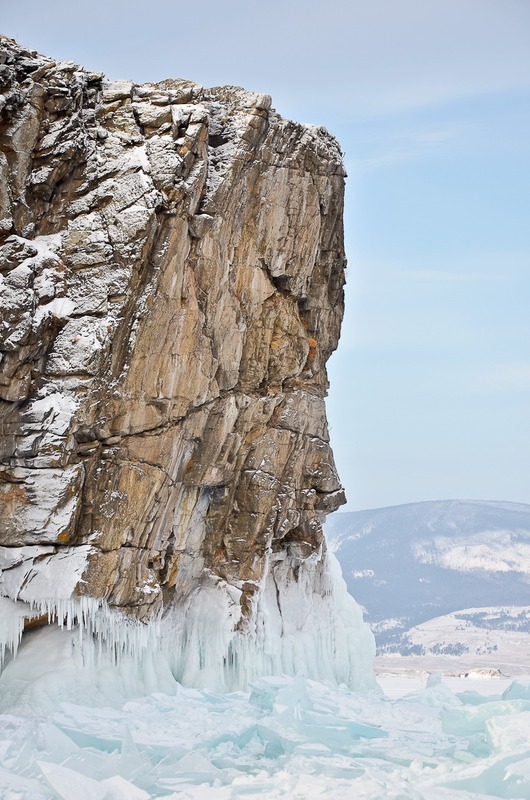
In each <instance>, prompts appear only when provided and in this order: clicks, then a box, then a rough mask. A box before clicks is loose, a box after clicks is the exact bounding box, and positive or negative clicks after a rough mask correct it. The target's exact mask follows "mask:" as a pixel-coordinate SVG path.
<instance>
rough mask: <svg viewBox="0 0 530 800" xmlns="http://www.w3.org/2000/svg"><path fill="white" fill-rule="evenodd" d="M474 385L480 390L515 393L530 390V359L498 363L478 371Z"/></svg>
mask: <svg viewBox="0 0 530 800" xmlns="http://www.w3.org/2000/svg"><path fill="white" fill-rule="evenodd" d="M473 387H474V389H475V390H476V391H478V392H487V393H496V394H497V393H503V394H513V393H515V392H524V393H527V392H530V361H529V362H520V363H512V364H497V365H495V366H493V367H490V368H488V369H486V370H483V371H481V372H479V373H477V374H476V375H475V377H474V379H473Z"/></svg>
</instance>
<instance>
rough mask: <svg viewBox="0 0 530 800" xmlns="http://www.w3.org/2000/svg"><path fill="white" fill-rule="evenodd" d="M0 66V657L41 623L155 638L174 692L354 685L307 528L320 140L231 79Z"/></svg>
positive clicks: (336, 167)
mask: <svg viewBox="0 0 530 800" xmlns="http://www.w3.org/2000/svg"><path fill="white" fill-rule="evenodd" d="M0 51H1V63H2V71H1V76H0V79H1V82H2V86H1V87H0V92H1V102H0V126H1V130H0V136H1V141H2V152H1V154H0V176H1V180H0V236H1V239H0V316H1V320H2V323H1V326H0V355H1V363H2V372H1V375H0V424H1V433H2V436H1V450H0V460H1V467H0V476H1V484H0V559H1V570H2V572H1V579H0V594H1V595H2V596H3V598H4V600H3V601H2V605H3V611H4V615H3V622H2V624H1V625H0V631H1V638H2V643H3V644H2V647H3V648H7V649H8V650H10V651H14V649H15V648H16V646H17V643H18V641H19V638H20V635H21V631H22V628H23V626H24V625H26V627H30V626H31V625H36V624H37V623H39V622H40V623H43V624H45V625H46V624H47V623H48V621H49V622H50V623H52V624H54V625H55V624H56V623H57V624H58V625H59V626H63V627H64V626H66V628H68V627H71V626H75V625H76V624H79V625H80V627H81V628H82V629H83V630H84V631H85V634H86V635H85V642H87V641H89V640H91V638H92V636H96V638H99V639H100V641H103V642H104V641H107V642H110V647H109V652H113V651H116V650H120V648H121V649H122V650H124V652H127V653H129V654H130V652H131V651H130V648H129V645H128V644H127V645H126V646H125V645H124V646H123V647H121V645H119V643H120V642H122V643H123V641H122V640H124V641H125V642H126V643H127V642H129V640H130V641H134V642H136V643H137V639H138V641H140V642H142V641H144V639H145V640H146V641H148V642H152V641H154V640H156V642H157V643H160V642H162V643H169V644H167V647H166V644H164V648H166V650H167V652H168V659H169V662H170V665H171V669H172V671H173V674H174V675H175V676H177V677H178V678H179V679H180V680H184V681H186V682H188V683H197V684H199V685H205V684H207V683H208V682H210V681H214V678H215V680H216V681H217V683H218V684H220V685H224V686H236V685H238V683H242V682H245V681H246V680H247V679H249V678H250V677H252V676H254V675H256V674H257V673H260V672H264V671H265V672H270V671H278V670H279V671H285V672H297V671H302V672H304V673H305V674H308V675H312V676H314V677H326V678H331V679H333V680H335V681H345V682H347V683H350V684H351V685H355V686H360V685H364V684H365V683H366V682H370V680H371V677H370V676H371V668H370V667H369V666H368V665H369V662H370V660H371V657H372V654H373V647H372V641H371V637H370V634H369V633H368V632H367V631H366V629H365V628H364V627H363V626H362V624H361V621H360V615H359V611H358V609H357V608H356V607H355V606H354V605H353V604H352V601H351V600H348V599H347V598H346V595H345V593H344V588H343V586H342V583H341V581H340V577H339V576H338V574H337V572H336V568H335V566H334V564H333V563H332V562H331V561H330V560H329V556H328V554H327V552H326V545H325V541H324V538H323V534H322V522H323V519H324V517H325V515H326V514H327V513H328V512H329V511H332V510H334V509H336V508H337V507H338V506H339V505H340V504H341V503H342V502H343V492H342V488H341V486H340V482H339V479H338V477H337V474H336V470H335V465H334V462H333V456H332V453H331V450H330V446H329V436H328V429H327V423H326V415H325V405H324V398H325V395H326V391H327V385H328V384H327V375H326V368H325V364H326V361H327V359H328V357H329V355H330V354H331V352H332V351H333V350H334V348H335V347H336V345H337V341H338V336H339V330H340V323H341V319H342V313H343V283H344V265H345V259H344V250H343V231H342V209H343V189H344V169H343V166H342V160H341V153H340V149H339V147H338V145H337V143H336V141H335V140H334V139H333V138H332V137H331V136H330V135H329V134H328V133H327V132H326V131H325V130H324V129H323V128H317V127H314V126H307V125H298V124H295V123H293V122H289V121H286V120H284V119H282V118H281V117H280V116H279V115H278V114H276V112H275V111H274V110H272V109H271V101H270V98H269V97H267V96H265V95H260V94H253V93H251V92H246V91H244V90H243V89H239V88H236V87H220V88H219V87H218V88H214V89H205V88H203V87H201V86H198V85H197V84H194V83H192V82H191V81H188V80H167V81H162V82H161V83H158V84H147V85H143V86H139V85H136V84H134V83H132V82H131V81H126V80H125V81H108V80H106V79H105V78H104V76H102V75H100V74H95V73H91V72H87V71H86V70H84V69H82V68H81V67H79V66H78V65H76V64H73V63H70V62H68V63H66V62H56V61H53V60H52V59H50V58H46V57H44V56H40V55H38V54H36V53H34V52H29V51H27V50H24V49H23V48H21V47H19V46H18V45H17V44H16V43H15V42H13V41H12V40H9V39H6V38H0ZM8 601H9V602H8ZM21 603H24V604H26V605H23V606H21V605H20V604H21ZM8 609H10V610H8ZM142 626H144V632H143V633H141V634H138V636H137V633H135V631H137V630H138V631H142ZM116 630H123V631H124V632H125V633H124V634H123V636H122V638H120V636H121V634H116V633H115V631H116ZM145 630H149V631H153V630H154V631H155V632H156V635H154V636H153V635H151V634H149V635H147V634H145ZM111 631H112V633H111ZM50 635H51V634H50ZM53 636H56V637H57V636H58V637H61V636H63V637H66V638H65V639H64V641H66V640H68V641H74V639H71V637H70V634H69V633H68V631H64V632H63V633H54V634H53ZM116 636H117V637H118V638H117V639H116ZM37 639H38V641H39V642H40V643H41V644H39V645H38V646H39V647H43V646H44V645H43V644H42V642H43V641H44V634H38V635H37V634H36V633H28V640H27V643H26V644H25V645H24V647H25V648H26V649H27V648H29V647H30V646H35V647H37V645H32V644H31V642H34V641H37ZM118 645H119V646H118ZM84 646H85V647H86V648H89V645H88V644H85V645H84ZM136 646H137V645H136V644H135V645H134V647H133V648H132V650H133V651H135V648H136ZM157 646H158V644H157ZM149 647H151V644H150V645H149ZM87 652H88V651H87ZM135 652H136V651H135ZM124 657H125V656H124ZM87 658H88V656H87ZM7 670H9V671H13V670H14V666H13V662H11V663H10V664H8V666H7V667H6V675H5V676H4V678H2V680H7Z"/></svg>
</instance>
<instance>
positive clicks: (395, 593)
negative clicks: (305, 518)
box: [326, 500, 530, 653]
mask: <svg viewBox="0 0 530 800" xmlns="http://www.w3.org/2000/svg"><path fill="white" fill-rule="evenodd" d="M326 532H327V536H328V538H329V540H330V543H331V547H332V549H333V550H334V551H335V554H336V556H337V557H338V559H339V562H340V563H341V566H342V569H343V573H344V577H345V579H346V582H347V584H348V588H349V591H350V592H351V594H353V596H354V597H355V598H356V599H357V601H358V602H359V603H360V604H361V605H362V606H363V608H364V610H365V618H366V619H367V620H368V621H369V622H370V624H371V626H372V628H373V630H374V631H375V633H376V638H377V639H378V644H379V648H380V651H381V650H389V649H390V650H392V649H394V650H398V651H401V652H404V653H405V652H410V647H411V646H414V645H415V644H417V642H415V640H414V641H409V640H408V639H407V638H406V637H404V636H403V634H404V632H405V631H407V630H408V629H410V628H412V627H414V626H418V625H421V624H422V623H425V622H427V621H428V620H431V619H433V618H434V617H441V616H443V615H446V614H451V613H452V612H456V611H459V610H461V609H469V608H481V607H501V606H526V605H528V603H529V601H530V505H525V504H521V503H504V502H483V501H468V500H447V501H438V502H425V503H412V504H408V505H403V506H393V507H390V508H382V509H375V510H369V511H358V512H353V513H343V514H335V515H333V516H332V517H330V519H329V521H328V524H327V531H326ZM505 623H507V620H506V619H505V618H503V617H502V616H500V615H497V622H496V625H497V627H498V628H500V629H502V628H503V626H504V625H505ZM526 630H530V628H526Z"/></svg>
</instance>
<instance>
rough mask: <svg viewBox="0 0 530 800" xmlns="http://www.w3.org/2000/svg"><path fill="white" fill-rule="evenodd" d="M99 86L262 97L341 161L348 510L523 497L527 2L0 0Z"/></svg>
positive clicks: (334, 413) (341, 425)
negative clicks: (139, 85)
mask: <svg viewBox="0 0 530 800" xmlns="http://www.w3.org/2000/svg"><path fill="white" fill-rule="evenodd" d="M0 19H1V30H2V32H3V33H5V34H7V35H9V36H13V37H15V38H17V39H18V40H19V41H20V42H22V43H24V44H26V45H28V46H30V47H32V48H34V49H37V50H40V51H41V52H44V53H47V54H48V55H51V56H54V57H56V58H64V59H72V60H75V61H78V62H80V63H83V64H84V65H85V66H87V67H89V68H92V69H96V70H102V71H104V72H106V73H107V74H108V75H109V76H110V77H115V78H122V77H124V78H126V77H132V78H134V79H135V80H138V81H146V80H159V79H162V78H164V77H168V76H179V77H188V78H192V79H194V80H196V81H198V82H200V83H203V84H205V85H216V84H222V83H232V84H237V85H243V86H245V87H246V88H248V89H253V90H257V91H266V92H268V93H270V94H272V96H273V102H274V105H275V107H276V108H277V109H278V111H280V113H282V114H284V115H285V116H288V117H292V118H294V119H298V120H301V121H307V122H315V123H318V124H324V125H326V126H327V127H328V128H329V130H330V131H332V132H333V133H334V134H335V135H336V136H337V137H338V138H339V140H340V142H341V145H342V148H343V150H344V151H345V152H346V163H347V168H348V172H349V179H348V187H347V207H346V216H345V224H346V244H347V250H348V258H349V263H350V266H349V269H348V287H347V315H346V319H345V323H344V328H343V338H342V341H341V345H340V347H339V351H338V352H337V353H336V354H335V355H334V356H333V358H332V362H331V365H330V377H331V382H332V388H331V393H330V399H329V404H328V408H329V417H330V422H331V426H332V441H333V445H334V450H335V453H336V458H337V463H338V466H339V471H340V474H341V477H342V480H343V482H344V484H345V487H346V491H347V495H348V498H349V505H348V509H351V510H354V509H360V508H368V507H376V506H383V505H390V504H394V503H405V502H412V501H418V500H434V499H444V498H449V497H451V498H474V499H485V500H514V501H520V502H530V424H529V422H528V415H529V409H530V344H529V343H530V335H529V334H530V322H529V319H530V315H529V313H528V306H529V297H530V225H529V213H530V186H529V175H530V103H529V101H530V2H529V0H362V1H361V0H326V2H317V1H316V0H292V1H290V0H283V2H279V0H271V1H270V2H268V3H267V4H265V3H264V4H257V3H252V2H248V0H246V2H244V1H243V0H225V2H223V3H220V2H218V0H217V2H212V0H203V1H202V2H201V3H200V4H197V5H193V6H192V5H191V4H184V3H179V2H175V1H174V0H173V2H170V0H157V2H151V3H147V2H140V0H129V1H128V2H126V1H125V0H106V1H105V2H104V1H103V0H92V2H90V3H80V2H75V0H47V2H46V3H44V2H42V0H24V2H21V1H20V0H2V2H1V17H0Z"/></svg>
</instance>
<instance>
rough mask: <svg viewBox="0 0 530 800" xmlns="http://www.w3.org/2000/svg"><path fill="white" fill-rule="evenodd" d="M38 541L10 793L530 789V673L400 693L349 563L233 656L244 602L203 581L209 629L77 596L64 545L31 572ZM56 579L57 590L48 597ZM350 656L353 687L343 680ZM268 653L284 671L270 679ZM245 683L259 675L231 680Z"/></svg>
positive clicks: (18, 622)
mask: <svg viewBox="0 0 530 800" xmlns="http://www.w3.org/2000/svg"><path fill="white" fill-rule="evenodd" d="M24 555H25V554H24V552H23V549H22V548H19V550H18V551H17V552H15V549H13V552H12V553H11V557H12V558H15V559H16V563H17V564H18V563H20V564H21V569H20V576H19V577H20V578H21V583H20V586H19V585H18V583H17V582H16V581H15V583H16V586H15V585H13V586H11V587H10V589H11V590H12V591H13V593H14V595H13V596H15V597H16V596H18V597H19V598H20V599H19V600H18V601H15V600H14V599H8V598H7V597H2V598H0V602H1V606H0V615H1V616H0V619H1V622H0V638H1V639H2V641H3V642H4V643H5V645H6V649H7V653H6V656H5V662H4V668H3V670H2V674H1V676H0V709H1V710H2V713H1V714H0V798H2V800H153V799H154V798H168V800H203V799H204V800H210V799H211V800H230V799H231V798H234V799H235V798H253V797H263V798H269V800H273V798H274V800H276V798H288V799H289V800H297V799H299V800H311V798H323V797H326V798H330V797H331V798H334V800H341V798H344V799H345V800H346V798H348V799H349V798H367V799H368V800H383V798H384V800H458V799H461V800H464V799H466V800H472V799H473V800H485V798H492V797H493V798H512V799H513V798H526V800H528V797H530V682H528V683H526V682H524V681H519V682H516V683H513V684H512V685H510V686H509V687H508V688H506V689H505V691H504V693H503V692H502V689H503V687H502V686H501V683H502V682H501V681H489V682H487V683H488V684H489V686H490V687H491V686H492V685H495V686H498V687H499V691H498V693H495V694H491V691H490V693H489V695H488V696H486V695H485V694H483V693H480V692H477V691H476V690H474V689H472V688H466V690H465V691H460V692H459V691H451V689H450V688H449V685H448V684H447V683H444V682H443V681H442V680H441V679H437V678H433V677H431V679H429V681H428V683H427V686H425V687H424V688H420V689H416V691H414V692H409V693H408V694H406V695H404V696H393V695H395V692H389V693H388V694H386V695H385V694H383V692H382V691H381V689H380V688H379V687H378V685H377V684H376V682H375V679H374V674H373V671H372V668H371V660H372V658H373V637H371V634H370V632H369V631H368V628H367V626H366V625H365V624H364V623H363V622H362V617H361V614H360V612H359V609H358V607H357V606H356V604H355V602H354V601H353V599H352V598H350V597H349V596H348V595H347V594H346V592H345V587H344V583H343V581H342V579H341V577H340V570H338V568H337V565H336V564H335V562H334V561H332V564H331V569H330V572H329V581H330V583H329V585H327V584H326V585H327V594H326V598H327V600H326V602H325V603H324V604H323V605H321V606H320V607H319V606H318V604H317V605H316V606H315V609H314V618H313V622H312V623H311V620H310V619H308V617H307V614H306V613H305V611H304V609H306V608H307V602H309V600H310V598H309V600H308V597H306V596H305V594H304V592H306V591H309V587H306V586H304V585H303V584H302V586H301V588H300V591H301V592H302V594H301V595H300V596H297V595H296V590H295V587H290V588H289V587H288V589H286V594H285V597H283V596H282V597H281V604H282V611H284V616H283V617H281V618H278V616H277V612H276V616H275V615H274V613H273V606H272V604H269V605H267V593H265V595H264V605H263V608H262V610H261V612H260V613H261V614H262V631H263V632H264V638H262V639H259V638H257V639H256V640H255V641H254V643H253V644H250V642H251V639H250V638H248V639H245V640H243V637H241V639H240V640H238V644H237V646H235V645H234V647H233V649H232V650H231V652H232V655H233V656H234V657H233V658H232V661H231V663H230V664H229V665H228V667H229V668H228V667H227V664H226V658H225V660H224V661H223V652H225V653H226V652H227V651H226V647H227V642H228V644H230V641H233V640H230V641H229V639H227V636H228V634H229V633H230V630H231V629H232V628H231V624H230V614H229V611H230V609H229V608H225V607H223V606H222V605H220V604H219V602H218V598H217V595H215V592H214V593H213V594H212V596H211V597H209V595H208V596H207V595H206V594H204V595H202V600H201V602H202V603H206V605H207V606H208V603H210V605H209V607H207V608H202V607H197V608H196V609H195V611H196V616H195V617H194V616H193V615H190V616H189V617H188V622H189V624H190V625H191V627H188V628H187V627H186V625H185V624H182V625H181V626H180V627H179V625H178V624H177V623H178V614H177V611H176V610H175V609H174V610H173V612H172V613H170V614H169V615H168V616H167V618H166V619H165V620H162V621H159V622H157V623H155V624H152V625H139V624H135V623H133V622H131V621H129V622H127V620H126V619H124V618H123V616H119V615H117V614H115V613H112V612H111V610H110V609H108V608H107V607H106V606H105V605H104V604H103V603H101V602H99V601H96V600H94V599H92V598H78V599H75V600H74V599H71V598H70V597H68V596H67V595H68V592H69V590H70V586H69V585H66V584H64V582H63V583H61V581H59V580H58V576H55V577H54V575H52V574H51V573H50V571H49V567H48V566H47V561H46V556H47V553H46V548H43V553H42V559H41V562H42V565H43V567H42V569H43V573H42V575H41V576H40V577H39V576H36V577H35V578H33V579H32V580H30V581H28V580H26V578H25V577H23V576H26V575H27V572H26V571H25V567H24V563H25V558H24ZM85 555H86V554H85ZM6 557H7V556H6ZM11 566H13V564H12V565H11ZM78 567H79V568H81V564H80V565H78ZM56 578H57V580H56ZM13 580H15V579H14V578H13ZM54 581H55V588H56V591H55V595H54V596H53V597H51V598H50V599H49V600H47V601H44V600H42V599H41V600H38V599H37V597H36V596H33V591H34V590H35V586H37V585H38V586H41V583H42V586H51V585H52V584H54ZM36 582H37V583H36ZM42 586H41V588H42ZM7 588H9V587H7V585H6V586H4V591H5V590H6V589H7ZM289 592H294V594H292V595H291V594H289ZM39 593H40V592H39ZM41 597H42V595H41ZM330 598H333V599H334V603H335V605H334V609H335V612H336V617H335V618H333V616H332V613H331V612H332V610H333V609H332V606H331V605H329V603H330V602H331V600H330ZM326 603H328V604H326ZM278 608H279V606H278ZM319 608H320V610H319ZM212 609H215V610H216V611H217V616H215V615H213V617H212ZM43 613H45V614H47V615H48V621H49V622H50V623H54V622H56V623H58V624H48V625H44V626H43V627H40V628H37V629H35V630H32V631H28V632H26V633H25V634H24V636H22V639H21V641H20V644H19V639H20V637H21V633H22V627H23V623H24V618H28V617H30V618H31V617H32V616H35V615H37V616H39V615H41V614H43ZM319 615H320V616H319ZM337 619H338V622H337ZM207 620H210V624H209V626H208V625H207V624H206V621H207ZM326 625H327V626H328V631H327V633H326ZM334 626H338V627H334ZM311 628H313V634H312V635H311ZM192 634H193V635H194V636H195V638H193V636H192ZM190 637H191V638H190ZM186 641H187V647H188V648H190V649H192V650H193V655H194V659H188V660H187V662H186V663H187V664H188V672H186V671H185V670H184V671H183V663H184V662H183V659H184V660H185V661H186V658H187V655H186V646H185V645H186ZM243 641H246V642H247V644H248V647H247V649H246V650H245V649H244V648H243ZM171 642H173V645H174V646H173V650H172V648H171ZM17 645H19V646H18V652H16V654H15V650H16V649H17ZM260 648H261V650H262V651H263V652H262V654H261V655H260ZM355 648H357V650H358V652H357V653H356V654H355V653H354V652H353V651H354V650H355ZM253 659H254V663H253V661H252V660H253ZM334 661H337V663H338V665H339V667H340V669H344V670H345V672H344V674H345V675H348V679H349V681H350V687H348V686H347V685H346V684H345V683H342V684H341V683H340V679H339V682H338V683H337V682H333V681H332V680H326V678H327V676H328V675H331V674H335V675H336V674H337V665H336V664H335V666H333V664H334ZM348 664H350V666H351V668H352V670H353V671H350V672H348V671H347V665H348ZM341 665H342V666H341ZM267 666H270V667H271V669H275V670H276V672H277V673H278V674H277V675H276V677H270V676H269V677H267V676H264V674H265V673H264V670H265V669H266V667H267ZM238 670H239V672H238ZM289 672H290V673H291V676H289V675H288V674H286V673H289ZM260 674H261V677H260ZM175 675H176V676H177V677H180V678H181V679H182V680H183V681H184V682H187V683H188V686H183V685H182V683H179V682H178V681H177V679H176V678H175ZM293 675H294V677H293ZM316 675H318V676H320V680H316V679H315V676H316ZM253 676H254V677H253ZM231 682H232V683H234V684H235V685H236V686H237V685H239V686H241V687H243V686H244V689H243V688H242V689H240V690H239V691H229V689H230V683H231ZM481 683H484V682H479V681H469V683H468V685H469V687H472V686H474V685H477V684H481ZM193 685H194V686H195V687H197V686H201V687H202V688H191V687H192V686H193ZM216 686H224V690H222V691H221V690H219V689H218V688H216ZM352 687H353V688H352Z"/></svg>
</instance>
